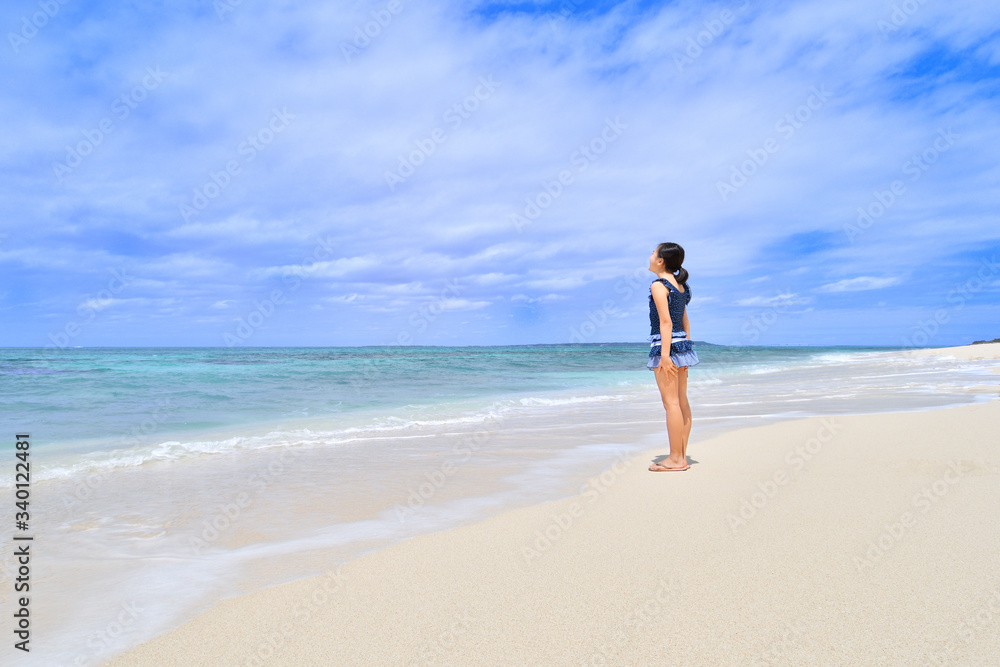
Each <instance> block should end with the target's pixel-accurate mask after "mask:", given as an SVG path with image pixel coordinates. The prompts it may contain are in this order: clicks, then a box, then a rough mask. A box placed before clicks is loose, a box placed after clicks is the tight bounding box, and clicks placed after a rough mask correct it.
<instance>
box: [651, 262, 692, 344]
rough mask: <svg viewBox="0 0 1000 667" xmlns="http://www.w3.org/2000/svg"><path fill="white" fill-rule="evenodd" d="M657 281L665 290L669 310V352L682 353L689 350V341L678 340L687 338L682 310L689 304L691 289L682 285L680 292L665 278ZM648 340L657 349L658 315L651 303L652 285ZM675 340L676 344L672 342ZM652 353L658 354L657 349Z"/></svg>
mask: <svg viewBox="0 0 1000 667" xmlns="http://www.w3.org/2000/svg"><path fill="white" fill-rule="evenodd" d="M657 280H659V281H660V282H661V283H663V284H664V285H665V286H666V288H667V303H668V304H669V308H670V322H671V324H672V325H673V331H671V343H672V344H671V346H670V350H671V352H683V351H687V350H690V349H691V342H690V341H688V340H684V341H683V342H681V341H679V340H678V339H686V338H687V333H686V332H685V331H684V309H685V308H686V307H687V305H688V303H690V302H691V288H690V287H689V286H688V284H687V283H683V284H682V287H683V288H684V291H683V292H681V291H680V290H679V289H677V288H676V287H674V286H673V284H671V282H670V281H669V280H667V279H666V278H658V279H657ZM654 282H655V281H654ZM649 340H650V341H653V345H654V346H655V347H656V348H659V342H658V341H659V340H660V314H659V312H658V311H657V309H656V303H655V302H654V301H653V285H652V284H650V286H649ZM675 340H677V341H678V342H673V341H675ZM654 353H655V354H659V349H655V350H654Z"/></svg>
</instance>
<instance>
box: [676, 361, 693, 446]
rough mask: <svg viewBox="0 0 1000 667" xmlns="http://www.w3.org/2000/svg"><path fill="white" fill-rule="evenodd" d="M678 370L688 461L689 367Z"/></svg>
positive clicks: (689, 436)
mask: <svg viewBox="0 0 1000 667" xmlns="http://www.w3.org/2000/svg"><path fill="white" fill-rule="evenodd" d="M677 370H678V373H677V402H678V403H679V404H680V407H681V415H682V416H683V419H684V430H683V433H684V447H683V448H682V453H683V455H684V460H685V461H687V452H688V440H690V438H691V404H690V403H688V397H687V386H688V369H687V366H681V367H680V368H679V369H677Z"/></svg>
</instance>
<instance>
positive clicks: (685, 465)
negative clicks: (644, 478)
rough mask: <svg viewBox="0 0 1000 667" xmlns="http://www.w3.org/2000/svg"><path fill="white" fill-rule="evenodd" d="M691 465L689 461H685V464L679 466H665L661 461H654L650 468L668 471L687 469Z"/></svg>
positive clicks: (657, 470) (653, 470)
mask: <svg viewBox="0 0 1000 667" xmlns="http://www.w3.org/2000/svg"><path fill="white" fill-rule="evenodd" d="M690 467H691V465H690V464H688V463H685V464H684V465H682V466H680V467H677V468H673V467H670V466H665V465H660V464H659V463H654V464H653V465H651V466H649V469H650V470H651V471H652V472H664V471H667V470H676V471H681V470H687V469H688V468H690Z"/></svg>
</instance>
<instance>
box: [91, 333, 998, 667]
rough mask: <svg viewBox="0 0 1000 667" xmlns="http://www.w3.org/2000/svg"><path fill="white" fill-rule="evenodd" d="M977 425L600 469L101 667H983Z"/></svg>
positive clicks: (989, 420) (861, 422)
mask: <svg viewBox="0 0 1000 667" xmlns="http://www.w3.org/2000/svg"><path fill="white" fill-rule="evenodd" d="M956 350H957V351H956ZM917 353H919V354H924V353H925V352H923V351H921V352H914V354H917ZM926 353H933V354H947V353H953V354H956V355H961V354H971V353H975V354H977V355H987V356H984V358H993V359H996V358H998V357H1000V345H977V346H975V347H974V348H954V349H952V350H933V351H927V352H926ZM998 426H1000V401H997V400H990V401H988V402H980V403H977V404H973V405H964V406H959V407H951V408H943V409H930V410H924V411H919V412H895V413H887V414H870V415H847V416H825V417H814V418H807V419H799V420H793V421H785V422H781V423H776V424H769V425H765V426H760V427H752V428H745V429H742V430H738V431H735V432H730V433H726V434H723V435H721V436H718V437H714V438H711V439H707V440H700V439H698V438H697V437H695V438H694V439H693V440H692V444H691V446H690V449H689V455H690V458H691V460H692V466H691V468H690V470H688V471H686V472H679V473H653V472H649V471H647V469H646V468H647V466H648V464H649V462H650V461H651V460H652V459H653V458H655V457H657V456H659V455H661V454H663V453H665V449H662V448H661V449H656V450H652V451H649V452H646V453H644V454H643V455H641V456H636V457H634V458H621V459H620V460H617V461H613V462H609V465H608V467H607V468H606V469H605V470H604V471H603V472H602V473H601V474H599V475H597V476H594V477H592V478H591V479H590V480H588V482H587V485H586V487H584V488H583V489H581V493H580V494H579V495H577V496H574V497H571V498H566V499H562V500H558V501H554V502H548V503H544V504H541V505H536V506H531V507H526V508H521V509H516V510H513V511H510V512H506V513H503V514H500V515H498V516H495V517H492V518H490V519H488V520H485V521H483V522H480V523H476V524H473V525H468V526H462V527H459V528H455V529H452V530H447V531H444V532H439V533H434V534H430V535H425V536H421V537H417V538H413V539H409V540H406V541H404V542H401V543H398V544H395V545H394V546H391V547H389V548H386V549H384V550H381V551H377V552H375V553H371V554H368V555H366V556H363V557H361V558H359V559H356V560H353V561H351V562H348V563H346V564H344V565H341V566H338V567H337V568H335V569H334V568H331V569H330V570H329V571H328V572H327V574H326V575H324V576H319V577H313V578H308V579H300V580H298V581H294V582H291V583H288V584H283V585H280V586H274V587H271V588H267V589H264V590H260V591H257V592H255V593H250V594H247V595H243V596H239V597H235V598H229V599H224V600H220V601H219V602H218V604H216V605H215V606H214V607H213V608H211V609H210V610H208V611H207V612H204V613H202V614H201V615H199V616H198V617H196V618H194V619H193V620H191V621H189V622H188V623H186V624H184V625H182V626H180V627H178V628H176V629H174V630H172V631H170V632H167V633H165V634H163V635H160V636H158V637H156V638H154V639H153V640H151V641H148V642H146V643H144V644H142V645H140V646H138V647H136V648H134V649H133V650H131V651H129V652H127V653H126V654H124V655H121V656H118V657H117V658H116V659H114V660H112V661H111V662H109V663H107V664H110V665H253V664H267V665H303V664H308V665H333V664H336V665H424V664H455V665H497V664H504V665H506V664H510V665H514V664H518V665H521V664H530V665H591V664H594V665H601V664H608V665H640V664H679V665H705V664H734V665H735V664H740V665H743V664H746V665H762V664H782V665H784V664H788V665H792V664H830V665H833V664H886V665H888V664H982V665H985V664H991V663H994V662H995V658H996V656H997V655H1000V560H998V559H997V558H996V553H997V552H998V550H1000V530H998V529H997V520H996V512H997V508H998V507H1000V451H998V449H997V444H998V438H997V433H998ZM695 435H697V434H695Z"/></svg>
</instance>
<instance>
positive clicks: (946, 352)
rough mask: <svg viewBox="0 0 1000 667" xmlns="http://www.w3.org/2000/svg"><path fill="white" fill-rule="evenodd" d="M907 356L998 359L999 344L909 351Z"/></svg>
mask: <svg viewBox="0 0 1000 667" xmlns="http://www.w3.org/2000/svg"><path fill="white" fill-rule="evenodd" d="M908 354H914V355H918V356H922V357H931V356H949V357H954V358H956V359H961V360H963V361H976V360H978V359H1000V343H980V344H979V345H962V346H960V347H937V348H927V349H921V350H911V351H910V352H908Z"/></svg>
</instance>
